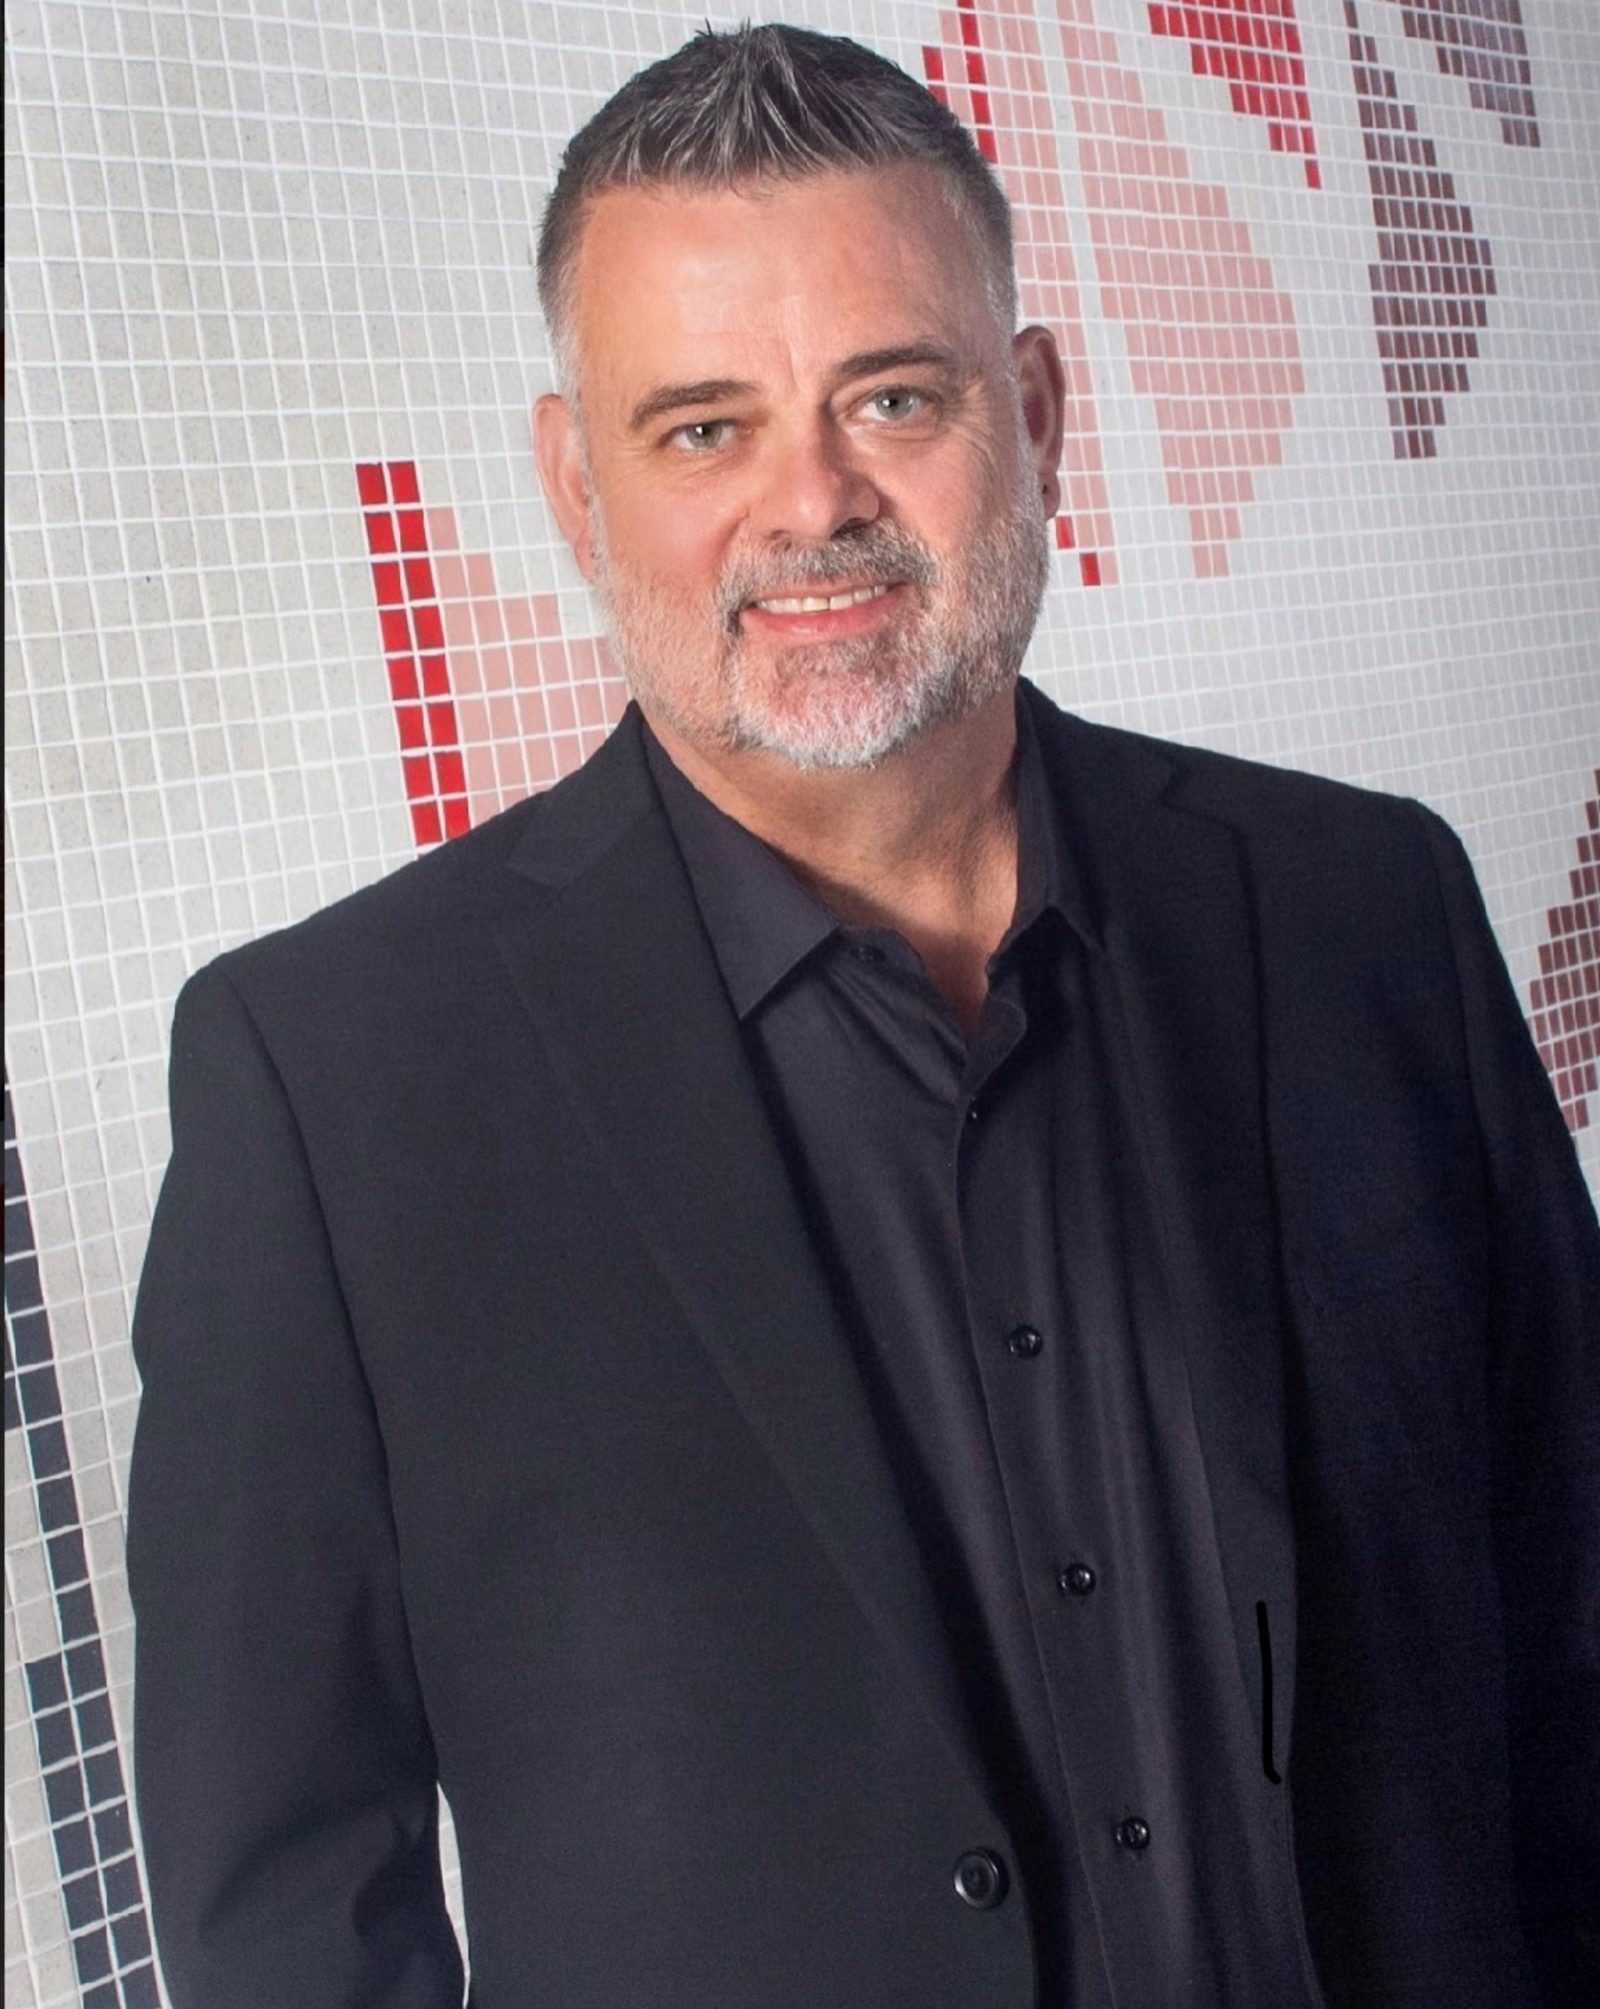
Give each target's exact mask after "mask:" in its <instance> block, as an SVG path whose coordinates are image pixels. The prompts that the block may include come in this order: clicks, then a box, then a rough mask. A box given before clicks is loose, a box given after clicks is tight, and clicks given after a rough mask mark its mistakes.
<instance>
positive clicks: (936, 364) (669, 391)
mask: <svg viewBox="0 0 1600 2009" xmlns="http://www.w3.org/2000/svg"><path fill="white" fill-rule="evenodd" d="M917 368H924V369H925V368H932V369H939V370H945V371H948V372H949V373H950V374H951V375H954V374H956V373H957V371H958V370H959V368H960V360H959V358H958V357H957V355H956V352H955V351H954V350H953V349H947V348H946V347H945V346H944V345H943V343H940V342H902V343H899V344H897V345H896V346H895V347H893V348H888V349H862V350H861V351H859V352H858V353H857V354H856V355H854V356H846V357H845V359H844V361H843V362H842V363H840V364H839V365H838V367H837V368H836V369H835V370H834V372H833V379H834V382H835V383H840V384H849V383H854V382H855V381H856V380H857V379H858V378H860V377H878V376H882V375H883V374H884V373H885V372H886V371H889V370H907V369H917ZM760 388H761V387H760V385H759V384H752V383H747V382H745V381H744V380H743V379H742V378H739V377H702V378H701V379H700V380H699V382H697V383H692V384H688V383H685V384H658V385H657V386H656V388H655V389H654V390H653V391H651V392H650V393H649V394H648V395H647V396H645V397H643V398H641V399H640V400H639V402H638V403H637V404H636V405H635V406H634V408H633V410H632V412H631V413H630V414H629V415H628V430H629V431H630V432H642V431H643V429H644V428H645V427H646V426H648V425H652V424H653V423H654V422H655V421H656V420H657V419H659V418H665V417H666V415H667V414H668V413H669V412H681V411H693V410H696V409H697V408H698V409H704V407H706V406H707V405H722V404H728V403H731V402H732V400H734V399H735V398H751V397H755V396H757V395H758V394H759V392H760Z"/></svg>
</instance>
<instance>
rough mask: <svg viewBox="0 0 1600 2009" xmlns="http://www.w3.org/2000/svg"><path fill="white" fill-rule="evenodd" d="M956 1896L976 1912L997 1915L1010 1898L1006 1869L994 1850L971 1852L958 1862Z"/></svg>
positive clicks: (956, 1868) (970, 1850) (975, 1850)
mask: <svg viewBox="0 0 1600 2009" xmlns="http://www.w3.org/2000/svg"><path fill="white" fill-rule="evenodd" d="M955 1886H956V1895H957V1896H958V1897H959V1898H960V1899H961V1901H962V1903H963V1904H970V1905H971V1906H972V1908H973V1910H974V1911H993V1910H994V1908H995V1906H996V1905H997V1904H998V1903H999V1902H1000V1900H1001V1899H1002V1898H1003V1897H1004V1896H1005V1894H1006V1866H1005V1864H1004V1863H1003V1862H1002V1861H1001V1860H1000V1858H999V1857H998V1856H997V1855H995V1854H994V1852H993V1851H992V1850H990V1849H968V1850H967V1852H966V1854H965V1855H964V1856H961V1857H959V1858H958V1859H957V1862H956V1867H955Z"/></svg>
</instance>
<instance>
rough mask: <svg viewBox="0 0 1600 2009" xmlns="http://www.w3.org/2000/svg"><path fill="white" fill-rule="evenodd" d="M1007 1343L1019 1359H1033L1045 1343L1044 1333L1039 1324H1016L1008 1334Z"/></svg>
mask: <svg viewBox="0 0 1600 2009" xmlns="http://www.w3.org/2000/svg"><path fill="white" fill-rule="evenodd" d="M1006 1345H1007V1346H1009V1347H1010V1349H1011V1351H1012V1353H1013V1354H1014V1355H1015V1356H1016V1358H1017V1359H1018V1360H1032V1358H1033V1356H1034V1355H1035V1354H1036V1353H1037V1352H1038V1351H1039V1350H1040V1348H1041V1347H1042V1346H1043V1345H1044V1334H1043V1333H1042V1332H1040V1331H1039V1329H1038V1327H1037V1326H1032V1325H1014V1326H1013V1327H1012V1328H1011V1330H1010V1331H1009V1332H1008V1333H1007V1334H1006Z"/></svg>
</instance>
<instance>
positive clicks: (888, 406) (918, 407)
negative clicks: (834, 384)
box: [866, 384, 932, 422]
mask: <svg viewBox="0 0 1600 2009" xmlns="http://www.w3.org/2000/svg"><path fill="white" fill-rule="evenodd" d="M931 402H932V400H931V399H930V398H929V396H928V393H927V392H926V391H914V390H912V389H910V388H909V386H907V385H905V384H891V385H890V386H889V388H888V389H887V390H883V391H874V392H873V393H872V396H871V397H870V398H868V399H867V405H866V409H867V411H868V413H869V414H870V416H871V417H873V418H875V419H887V420H889V421H891V422H892V421H896V420H905V419H915V418H921V417H922V416H923V415H924V414H925V413H926V412H927V409H928V406H929V405H930V404H931Z"/></svg>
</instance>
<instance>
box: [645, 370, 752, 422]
mask: <svg viewBox="0 0 1600 2009" xmlns="http://www.w3.org/2000/svg"><path fill="white" fill-rule="evenodd" d="M758 389H759V386H758V385H756V384H747V383H743V382H741V381H740V379H739V378H737V377H703V378H702V379H701V380H700V382H699V383H697V384H658V385H657V387H656V388H655V389H654V390H653V391H651V392H650V394H649V396H648V397H644V398H641V399H640V400H639V402H638V403H637V404H636V405H635V406H634V408H633V411H632V414H631V415H630V417H629V419H628V429H629V431H630V432H638V431H640V430H641V429H642V428H643V427H645V426H647V425H649V424H650V423H651V421H652V420H654V419H659V418H662V417H664V416H665V414H666V413H668V412H681V411H687V410H690V409H692V408H693V407H694V406H696V405H722V404H727V403H728V402H729V400H730V399H732V398H750V397H754V396H755V395H756V392H757V390H758Z"/></svg>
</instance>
